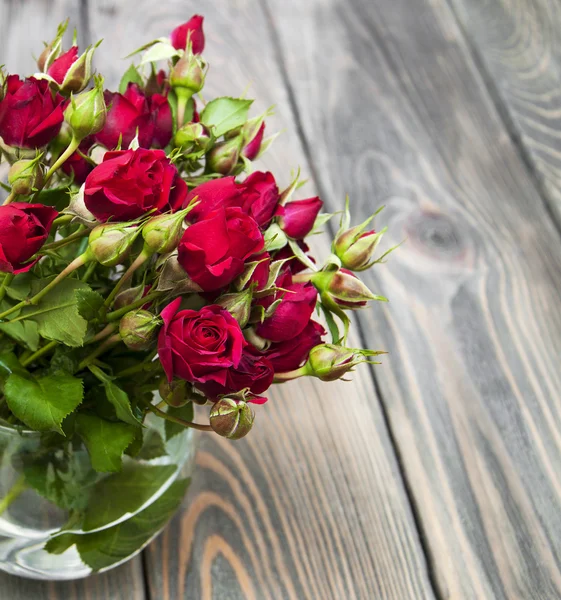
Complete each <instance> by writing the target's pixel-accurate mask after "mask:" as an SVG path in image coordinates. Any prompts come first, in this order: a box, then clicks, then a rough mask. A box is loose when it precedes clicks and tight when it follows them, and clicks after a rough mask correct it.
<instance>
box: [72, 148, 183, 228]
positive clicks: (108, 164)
mask: <svg viewBox="0 0 561 600" xmlns="http://www.w3.org/2000/svg"><path fill="white" fill-rule="evenodd" d="M186 195H187V185H186V183H185V182H184V181H183V180H182V179H181V178H180V177H179V174H178V173H177V169H176V168H175V166H174V165H173V164H172V163H171V161H170V160H169V159H168V158H167V156H166V155H165V152H164V151H163V150H145V149H144V148H139V149H138V150H122V151H119V152H107V153H106V154H105V156H104V158H103V162H102V163H101V164H99V165H98V166H97V167H95V169H94V170H93V171H92V172H91V173H90V174H89V175H88V176H87V178H86V186H85V189H84V202H85V204H86V207H87V209H88V210H89V211H90V212H91V213H93V215H94V216H95V217H96V218H97V219H99V220H100V221H108V220H109V219H111V220H112V221H131V220H132V219H136V218H137V217H141V216H142V215H144V214H146V213H147V212H148V211H153V213H152V214H154V215H157V214H160V213H164V212H167V211H170V210H171V211H175V210H177V209H179V208H181V205H182V204H183V202H184V200H185V196H186Z"/></svg>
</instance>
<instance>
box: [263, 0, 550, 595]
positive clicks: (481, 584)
mask: <svg viewBox="0 0 561 600" xmlns="http://www.w3.org/2000/svg"><path fill="white" fill-rule="evenodd" d="M490 4H491V3H487V5H490ZM512 4H516V2H513V3H512ZM518 4H520V3H518ZM269 7H270V12H271V17H272V18H271V22H272V23H273V24H274V25H275V27H276V29H277V31H278V34H279V38H280V45H281V51H282V54H283V57H284V65H285V69H286V78H287V81H288V82H289V83H290V85H291V88H292V90H293V94H294V97H295V100H296V107H297V111H298V114H299V117H300V123H301V124H302V129H303V131H304V134H305V138H306V140H307V142H306V143H307V147H308V148H309V153H310V155H311V157H312V161H313V164H314V170H315V173H317V174H318V177H319V178H320V180H321V182H322V185H323V194H324V196H325V198H326V199H327V200H328V201H329V204H330V206H331V207H332V208H334V207H339V206H340V204H339V203H340V199H341V198H342V197H343V195H344V194H345V193H346V192H348V193H349V194H350V196H351V200H352V202H353V203H354V206H355V210H356V209H357V208H358V209H359V210H360V212H362V216H363V217H364V216H365V215H367V214H368V213H369V212H370V211H372V210H374V209H376V208H377V207H378V206H380V205H382V204H386V205H387V209H386V211H385V215H384V218H383V220H384V222H387V223H388V225H389V229H390V231H391V238H392V241H393V242H397V241H400V240H401V239H403V238H404V237H406V238H407V242H406V243H405V244H404V246H403V247H402V248H400V250H399V251H398V252H396V253H395V255H394V256H393V257H392V258H391V260H390V262H389V264H388V265H386V266H385V267H383V268H380V269H376V270H375V271H374V273H373V275H372V277H371V278H370V279H369V281H370V283H371V285H372V287H373V288H374V289H375V290H376V291H379V292H381V293H382V294H384V295H386V296H387V297H389V298H390V299H391V302H390V304H389V305H388V306H387V307H386V308H385V310H384V311H383V313H380V311H365V312H364V313H363V314H362V323H363V324H364V327H365V337H366V339H367V341H368V342H370V343H371V344H373V345H376V346H377V345H382V346H384V347H386V348H388V349H389V350H390V358H389V360H387V361H386V364H385V365H384V367H382V368H377V369H376V370H375V373H376V376H377V379H378V381H379V384H380V388H381V391H382V399H383V402H384V404H385V407H386V410H387V411H388V415H389V420H390V423H391V430H392V432H393V436H394V439H395V442H396V445H397V447H398V449H399V453H400V456H401V461H402V464H403V466H404V468H405V472H406V476H407V480H408V484H409V488H410V490H411V493H412V498H413V501H414V503H415V506H416V509H417V512H418V515H419V517H420V521H421V527H422V531H423V535H424V537H425V541H426V542H425V543H426V546H427V549H428V553H429V557H430V565H431V569H432V571H433V574H434V579H435V582H436V586H437V592H438V594H439V595H440V597H444V598H454V599H457V598H504V599H511V598H524V599H527V598H540V599H543V600H548V599H552V598H559V597H560V596H561V573H560V570H559V566H560V564H559V555H560V552H561V542H560V540H561V511H560V510H559V500H560V495H561V487H560V482H559V472H560V468H561V453H560V444H561V428H560V424H561V420H560V409H561V398H560V394H559V391H560V390H561V386H560V376H559V368H558V364H559V355H560V351H561V319H560V317H561V315H560V312H559V310H558V306H559V282H560V277H561V245H560V240H559V235H558V233H557V231H556V229H555V227H554V225H553V222H552V221H551V219H550V218H549V215H548V213H547V211H546V210H545V207H544V204H543V202H542V200H541V198H540V195H539V193H538V191H537V189H536V187H535V185H534V179H533V177H532V176H531V175H529V174H528V173H527V171H526V168H525V165H524V163H523V162H522V160H521V158H520V156H519V154H518V152H517V149H516V147H515V146H514V145H513V143H512V141H511V139H510V137H509V135H508V134H507V131H506V130H505V127H504V125H503V122H502V120H501V118H500V117H499V115H498V113H497V110H496V108H495V105H494V103H493V102H492V100H491V97H490V95H489V92H488V90H487V89H486V85H485V81H484V80H483V78H482V77H481V75H480V73H479V72H478V69H477V65H475V64H474V62H473V61H472V58H471V54H470V51H469V49H468V47H467V45H466V42H465V40H464V38H463V37H462V33H461V31H460V29H459V27H458V25H457V23H456V21H455V19H454V16H453V14H452V12H451V10H450V9H449V7H448V6H447V4H446V2H444V1H442V0H432V1H430V0H416V1H415V2H410V1H408V0H391V1H379V2H377V3H376V8H375V9H374V8H373V4H372V2H370V1H368V0H350V1H348V2H346V3H345V4H344V5H343V4H340V3H337V2H325V1H323V0H312V1H309V2H299V1H298V0H289V1H283V2H280V1H276V0H275V1H273V0H271V1H270V2H269ZM544 68H545V66H544ZM381 315H382V316H381ZM380 317H381V318H380Z"/></svg>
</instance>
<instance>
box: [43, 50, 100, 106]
mask: <svg viewBox="0 0 561 600" xmlns="http://www.w3.org/2000/svg"><path fill="white" fill-rule="evenodd" d="M97 46H99V43H98V44H96V45H95V46H93V47H92V46H89V47H88V48H87V49H86V51H85V52H84V53H83V54H82V55H81V56H77V57H76V58H75V59H74V61H73V62H72V63H71V64H70V66H68V67H67V70H66V72H57V69H56V67H57V65H58V63H59V61H62V60H63V59H64V57H65V54H63V55H62V56H60V57H59V58H58V59H57V60H56V61H55V62H54V63H53V64H52V65H51V66H50V67H49V69H48V70H47V73H48V74H49V75H51V76H52V77H54V79H55V80H56V81H57V82H58V85H59V89H60V91H61V92H62V93H65V94H70V93H73V94H77V93H78V92H81V91H82V90H85V89H86V88H87V87H88V85H89V83H90V79H91V77H92V59H93V55H94V52H95V50H96V48H97ZM69 52H74V53H76V52H77V49H76V47H75V46H74V47H73V48H71V49H70V50H69V51H68V52H67V53H66V54H68V53H69Z"/></svg>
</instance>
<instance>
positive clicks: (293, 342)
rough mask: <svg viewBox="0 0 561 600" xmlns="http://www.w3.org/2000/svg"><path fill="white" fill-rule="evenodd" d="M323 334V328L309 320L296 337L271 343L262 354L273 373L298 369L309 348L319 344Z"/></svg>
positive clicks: (303, 361) (305, 359)
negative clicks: (269, 363) (271, 366)
mask: <svg viewBox="0 0 561 600" xmlns="http://www.w3.org/2000/svg"><path fill="white" fill-rule="evenodd" d="M323 335H325V329H324V328H323V327H322V326H321V325H320V324H319V323H317V322H316V321H309V323H308V324H307V325H306V327H304V329H303V330H302V331H301V332H300V333H299V334H298V335H297V336H296V337H293V338H291V339H289V340H286V341H284V342H276V343H273V344H271V345H270V346H269V348H267V350H266V351H265V352H264V354H265V356H266V357H267V358H268V359H269V361H270V362H271V364H272V365H273V369H274V370H275V373H286V372H287V371H292V370H294V369H298V367H301V366H302V365H303V364H304V363H305V362H306V361H307V360H308V356H309V354H310V350H311V349H312V348H314V347H315V346H318V345H319V344H321V338H322V336H323Z"/></svg>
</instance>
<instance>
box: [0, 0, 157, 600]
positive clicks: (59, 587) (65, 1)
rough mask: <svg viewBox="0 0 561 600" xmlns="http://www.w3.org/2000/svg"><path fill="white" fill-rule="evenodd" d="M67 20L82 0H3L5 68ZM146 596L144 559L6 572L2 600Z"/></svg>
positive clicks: (11, 68)
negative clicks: (60, 578)
mask: <svg viewBox="0 0 561 600" xmlns="http://www.w3.org/2000/svg"><path fill="white" fill-rule="evenodd" d="M67 17H70V28H69V29H71V30H72V29H73V28H74V27H75V26H77V25H78V24H79V22H80V10H79V2H78V0H75V1H72V0H58V1H54V0H25V1H24V2H23V1H21V2H20V1H19V0H0V64H4V65H5V66H6V69H7V71H8V72H10V73H19V74H22V75H29V74H32V73H34V72H36V71H37V67H36V65H35V61H34V59H33V54H35V56H38V55H39V54H40V52H41V50H42V49H43V45H42V42H43V41H48V40H50V39H52V37H54V35H55V33H56V28H57V25H58V23H59V22H60V21H63V20H64V19H66V18H67ZM79 41H80V40H79ZM82 46H84V41H83V40H82ZM144 597H145V594H144V584H143V575H142V561H141V559H140V558H138V559H135V560H134V561H133V562H131V563H130V564H128V565H126V566H124V567H121V568H119V569H117V570H116V571H113V572H111V573H109V574H106V575H99V576H96V577H92V578H90V579H87V580H85V581H78V582H74V583H56V584H55V583H49V584H46V583H44V582H39V581H27V580H24V579H20V578H17V577H11V576H9V575H5V574H3V573H1V572H0V599H1V600H24V599H25V600H27V599H29V600H31V599H33V600H40V599H41V600H43V599H47V598H48V599H55V598H57V599H58V598H64V599H65V600H66V599H68V600H70V599H71V598H76V599H82V598H88V600H113V599H115V600H117V599H123V600H137V599H138V600H141V599H143V598H144Z"/></svg>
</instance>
